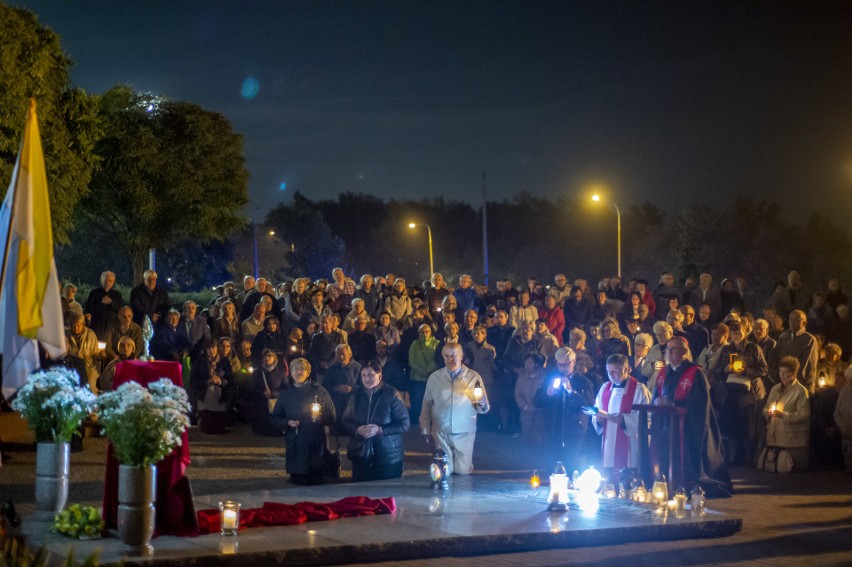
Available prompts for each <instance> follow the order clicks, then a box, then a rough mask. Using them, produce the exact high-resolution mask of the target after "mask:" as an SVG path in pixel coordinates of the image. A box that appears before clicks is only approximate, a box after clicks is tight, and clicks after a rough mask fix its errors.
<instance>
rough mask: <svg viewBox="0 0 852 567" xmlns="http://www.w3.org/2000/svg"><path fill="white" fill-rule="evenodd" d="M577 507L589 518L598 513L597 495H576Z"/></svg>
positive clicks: (582, 493) (585, 493) (584, 493)
mask: <svg viewBox="0 0 852 567" xmlns="http://www.w3.org/2000/svg"><path fill="white" fill-rule="evenodd" d="M577 505H578V506H579V507H580V510H582V511H583V515H584V516H589V515H592V514H594V513H595V512H597V511H598V506H600V502H599V501H598V495H597V494H594V493H591V492H581V493H580V494H578V495H577Z"/></svg>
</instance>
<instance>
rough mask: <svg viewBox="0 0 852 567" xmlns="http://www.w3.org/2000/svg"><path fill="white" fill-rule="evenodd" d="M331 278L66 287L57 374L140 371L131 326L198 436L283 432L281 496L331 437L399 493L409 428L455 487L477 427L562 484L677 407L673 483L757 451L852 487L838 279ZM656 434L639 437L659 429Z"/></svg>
mask: <svg viewBox="0 0 852 567" xmlns="http://www.w3.org/2000/svg"><path fill="white" fill-rule="evenodd" d="M331 276H332V277H331V279H330V280H324V279H320V280H318V281H311V280H309V279H308V278H297V279H295V280H294V281H292V282H283V283H280V284H278V285H273V284H272V283H271V282H269V281H268V280H266V279H265V278H257V279H255V278H254V277H251V276H246V277H245V278H244V279H243V281H242V283H241V285H239V286H238V285H236V284H234V283H233V282H226V283H224V284H222V285H221V286H218V287H217V289H216V297H215V298H214V299H213V301H212V302H210V304H209V305H202V306H199V305H197V304H196V303H195V302H193V301H186V302H185V303H184V304H183V305H181V306H179V308H180V310H178V308H176V307H174V306H172V304H171V301H170V298H169V295H168V293H167V292H166V291H164V290H163V289H162V288H161V287H159V286H158V285H157V274H156V272H154V271H151V270H148V271H146V272H145V274H144V279H143V283H142V284H140V285H138V286H136V287H135V288H133V289H132V291H131V293H130V297H129V298H128V299H129V301H128V302H125V301H124V298H123V297H122V295H121V294H120V293H118V292H117V291H116V290H115V288H114V284H115V275H114V274H113V273H111V272H104V273H103V274H102V275H101V280H100V284H101V285H100V287H97V288H95V289H93V290H92V291H91V293H90V294H89V296H88V297H87V299H86V301H85V303H84V304H82V305H81V304H79V303H77V301H76V300H75V296H74V294H75V293H76V288H75V287H74V286H73V285H67V286H66V287H65V289H63V308H64V311H65V315H66V324H67V328H68V348H69V351H68V361H69V362H68V363H69V364H72V365H74V366H75V367H76V368H78V370H79V372H80V375H81V376H82V377H83V379H85V380H86V381H87V382H88V383H89V385H90V387H91V388H92V390H93V391H95V392H99V391H103V390H109V389H110V388H111V387H112V376H113V374H114V372H115V365H116V364H117V362H118V361H121V360H127V359H134V358H138V357H139V356H140V355H141V353H142V351H143V347H144V339H143V326H144V325H145V324H146V318H147V319H148V320H150V322H151V324H152V326H153V330H154V332H153V338H152V339H151V341H150V345H149V346H150V354H151V355H152V356H153V357H154V358H155V359H159V360H171V361H175V362H179V363H181V364H182V365H184V376H185V380H186V377H187V376H188V377H189V379H188V381H187V389H188V391H189V393H190V397H191V400H192V403H193V413H194V415H193V420H194V421H196V422H197V423H198V424H199V426H200V428H201V429H202V431H204V432H206V433H223V432H225V431H226V430H227V427H228V426H229V424H231V423H232V422H233V421H234V420H242V421H245V422H247V423H251V425H252V428H253V430H254V431H255V432H256V433H258V434H263V435H284V438H285V443H286V447H287V468H288V472H289V473H290V475H291V479H292V480H293V481H294V482H305V483H313V482H319V481H321V479H322V471H321V469H322V463H321V460H322V459H321V454H322V453H323V450H324V448H325V444H326V443H327V435H328V432H332V433H340V434H345V435H348V436H350V437H351V438H352V440H351V441H350V445H349V453H350V457H351V458H352V460H353V475H354V477H355V478H356V480H368V479H374V478H389V477H393V476H399V475H400V474H402V468H403V455H404V450H403V447H402V438H403V434H404V433H405V432H406V431H408V429H409V428H410V427H411V424H412V423H414V424H415V425H416V426H419V427H420V428H421V432H422V433H423V434H424V435H425V436H426V439H427V440H428V441H429V442H433V443H435V445H436V446H437V447H438V448H441V449H442V450H444V452H445V453H446V454H447V455H448V464H449V468H450V470H451V471H453V472H456V473H458V474H467V473H469V472H471V471H472V470H473V463H472V452H473V451H472V450H473V442H474V438H475V433H476V430H477V427H479V428H487V429H491V430H494V431H496V432H498V433H499V434H504V435H510V436H513V437H521V438H522V440H523V442H524V443H526V444H529V445H533V446H539V447H542V448H543V449H545V450H549V451H550V452H551V453H552V454H553V455H554V457H558V458H559V460H562V461H563V462H564V463H565V464H566V466H568V467H571V468H576V469H580V468H581V467H583V466H585V465H586V464H603V466H605V467H613V468H623V467H628V466H630V467H635V466H636V459H637V452H638V451H637V443H638V442H639V441H638V437H637V435H638V414H637V413H636V412H635V411H634V410H632V409H631V408H632V406H633V405H640V404H649V403H653V404H656V405H675V406H681V407H685V408H686V409H687V414H686V416H687V417H686V420H685V421H686V431H685V440H686V441H687V455H686V461H687V470H688V475H689V476H690V477H691V478H692V479H693V480H695V481H697V482H702V483H708V484H713V483H716V485H717V486H718V487H719V488H720V489H721V490H722V491H729V490H730V480H729V478H728V477H727V470H726V465H732V464H735V465H747V466H764V465H765V461H766V456H765V455H766V450H765V449H766V448H767V447H769V448H771V449H773V450H775V451H778V450H785V451H787V453H788V454H789V456H790V457H791V458H792V461H793V463H794V467H795V468H797V469H805V468H807V467H809V466H811V465H813V464H815V463H817V464H820V465H829V466H842V465H843V464H844V458H845V466H846V468H847V470H849V471H850V472H852V391H850V389H852V380H849V379H848V378H849V376H850V373H851V372H850V371H848V369H849V360H850V355H852V316H850V311H849V298H848V297H847V296H846V295H845V294H844V293H843V291H842V288H841V286H840V283H839V281H838V280H837V279H836V278H832V279H831V280H829V282H828V284H827V287H826V289H825V291H816V292H812V291H811V290H809V289H808V288H807V286H806V285H805V284H804V282H803V281H802V278H801V277H800V276H799V274H798V273H797V272H795V271H794V272H790V274H789V275H788V277H787V281H786V282H778V284H777V285H776V287H775V289H774V291H773V293H772V294H771V296H769V297H768V298H766V299H765V301H764V300H758V298H757V297H755V295H754V293H753V292H752V290H750V289H749V288H748V285H747V282H746V280H745V279H744V278H741V277H738V278H733V279H724V280H722V282H721V284H720V285H718V286H717V285H716V283H715V282H714V279H713V277H712V276H711V275H710V274H701V275H700V277H699V278H698V279H697V280H696V279H694V278H692V277H687V278H686V279H685V280H684V281H683V282H680V283H676V282H675V278H674V275H673V274H672V273H670V272H664V273H662V274H661V276H660V279H659V282H658V283H657V284H656V285H651V284H649V283H648V282H647V281H644V280H641V279H631V280H629V281H628V282H627V283H626V285H623V284H622V281H621V279H620V278H618V277H611V278H605V279H603V280H601V281H600V282H598V284H597V286H590V285H589V284H588V282H587V281H586V280H584V279H576V280H575V281H574V282H573V283H570V282H569V279H568V278H567V276H566V275H565V274H557V275H556V276H555V278H554V279H553V283H552V284H546V283H545V282H542V281H539V280H537V279H536V278H532V277H531V278H528V279H527V281H526V282H525V283H524V284H522V285H520V286H517V287H516V286H514V285H513V284H512V282H510V281H508V280H506V279H502V280H499V281H498V282H497V284H496V290H491V289H490V288H489V287H488V286H487V285H483V284H475V283H474V282H473V280H472V278H471V277H470V276H468V275H461V276H460V277H459V278H458V284H457V285H456V286H454V287H450V286H449V285H448V282H447V281H445V279H444V277H443V276H442V275H441V274H440V273H435V274H433V276H432V277H431V279H430V280H428V281H425V282H422V284H419V285H418V284H412V283H410V282H407V281H406V280H404V279H403V278H401V277H397V276H395V275H394V274H387V275H386V276H384V277H375V278H374V277H373V276H371V275H369V274H365V275H363V276H361V277H360V279H359V281H358V282H357V283H356V282H355V280H354V279H352V278H350V277H348V276H347V275H346V274H345V273H344V271H343V270H342V269H340V268H336V269H335V270H334V271H333V272H332V274H331ZM99 343H100V344H99ZM489 410H490V411H489ZM654 420H655V422H654V423H652V424H651V431H652V433H654V432H656V433H659V432H660V431H665V429H666V428H667V427H668V426H669V424H668V423H667V422H666V421H665V419H663V418H659V419H658V418H656V417H655V418H654ZM658 456H659V457H660V458H661V459H663V458H667V456H666V455H658Z"/></svg>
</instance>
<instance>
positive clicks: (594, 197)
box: [592, 194, 621, 279]
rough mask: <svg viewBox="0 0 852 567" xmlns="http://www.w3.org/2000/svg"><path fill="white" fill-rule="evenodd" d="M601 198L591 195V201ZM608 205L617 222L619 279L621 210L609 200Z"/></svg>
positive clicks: (619, 275) (619, 266)
mask: <svg viewBox="0 0 852 567" xmlns="http://www.w3.org/2000/svg"><path fill="white" fill-rule="evenodd" d="M600 200H601V197H600V195H598V194H594V195H592V201H594V202H596V203H599V202H600ZM609 205H610V206H611V207H612V208H613V209H615V217H616V221H617V223H618V278H619V279H621V210H620V209H619V208H618V205H616V204H615V203H613V202H612V201H610V202H609Z"/></svg>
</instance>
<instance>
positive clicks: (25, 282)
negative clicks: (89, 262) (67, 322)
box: [13, 100, 53, 339]
mask: <svg viewBox="0 0 852 567" xmlns="http://www.w3.org/2000/svg"><path fill="white" fill-rule="evenodd" d="M20 165H21V169H20V171H19V175H18V183H19V184H21V185H19V186H18V189H20V191H18V193H17V202H16V203H15V208H16V211H15V213H14V228H13V230H14V231H15V233H16V234H17V236H18V262H17V266H16V268H15V270H16V271H15V279H16V281H17V285H16V292H17V300H18V334H20V335H21V336H22V337H27V338H30V339H35V338H36V334H37V332H38V329H39V328H40V327H41V326H42V325H43V323H44V321H43V318H42V304H43V303H44V296H45V292H46V290H47V284H48V278H49V276H50V269H51V266H52V264H53V230H52V228H51V226H50V201H49V199H48V195H47V172H46V170H45V167H44V153H43V151H42V147H41V135H40V134H39V129H38V119H37V118H36V104H35V100H32V101H30V110H29V112H28V113H27V124H26V127H25V129H24V143H23V145H22V146H21V162H20Z"/></svg>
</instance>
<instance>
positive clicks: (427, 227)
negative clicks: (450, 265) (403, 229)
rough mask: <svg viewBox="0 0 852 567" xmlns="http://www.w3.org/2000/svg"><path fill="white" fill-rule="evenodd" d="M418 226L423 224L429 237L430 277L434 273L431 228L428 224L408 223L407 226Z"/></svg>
mask: <svg viewBox="0 0 852 567" xmlns="http://www.w3.org/2000/svg"><path fill="white" fill-rule="evenodd" d="M418 226H425V227H426V234H427V235H428V237H429V277H432V274H434V273H435V265H434V262H433V261H432V228H431V227H430V226H429V225H428V224H417V223H413V222H410V223H408V228H417V227H418Z"/></svg>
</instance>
